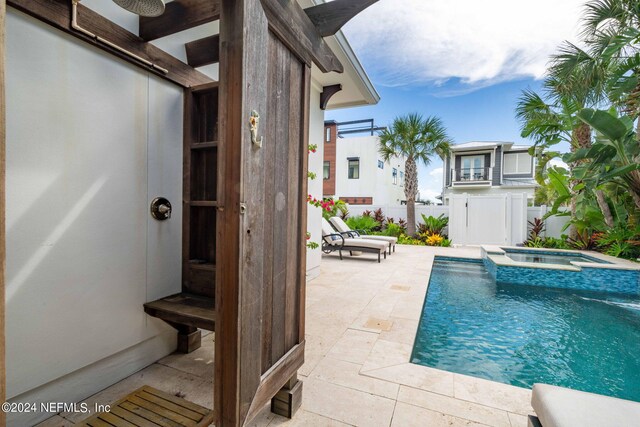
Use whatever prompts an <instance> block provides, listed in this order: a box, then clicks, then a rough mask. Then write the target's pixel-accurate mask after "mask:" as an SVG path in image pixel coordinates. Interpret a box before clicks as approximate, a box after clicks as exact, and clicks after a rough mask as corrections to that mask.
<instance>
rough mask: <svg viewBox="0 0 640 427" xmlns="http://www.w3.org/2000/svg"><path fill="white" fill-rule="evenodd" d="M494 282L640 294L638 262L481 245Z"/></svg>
mask: <svg viewBox="0 0 640 427" xmlns="http://www.w3.org/2000/svg"><path fill="white" fill-rule="evenodd" d="M482 259H483V262H484V264H485V266H486V268H487V270H488V271H489V273H490V274H491V275H492V276H493V278H494V279H495V280H496V281H497V282H504V283H513V284H522V285H534V286H547V287H557V288H571V289H583V290H592V291H605V292H614V293H622V294H640V264H637V263H634V262H631V261H627V260H623V259H619V258H614V257H609V256H606V255H603V254H599V253H596V252H586V251H569V250H561V249H553V250H548V249H535V248H516V247H498V246H483V247H482Z"/></svg>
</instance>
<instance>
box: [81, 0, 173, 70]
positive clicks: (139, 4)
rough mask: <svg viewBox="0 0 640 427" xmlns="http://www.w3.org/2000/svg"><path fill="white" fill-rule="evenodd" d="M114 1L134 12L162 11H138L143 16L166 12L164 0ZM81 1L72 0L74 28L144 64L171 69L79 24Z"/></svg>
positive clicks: (155, 68) (155, 67)
mask: <svg viewBox="0 0 640 427" xmlns="http://www.w3.org/2000/svg"><path fill="white" fill-rule="evenodd" d="M113 1H114V2H115V3H117V4H118V5H120V6H122V7H124V8H125V9H127V10H131V11H132V12H134V13H138V12H136V11H138V10H140V11H141V12H146V13H155V12H157V11H158V10H160V13H156V14H155V15H144V13H138V14H139V15H143V16H157V15H161V14H162V12H164V2H163V0H113ZM79 3H80V0H71V28H73V29H74V30H76V31H78V32H81V33H82V34H84V35H86V36H88V37H91V38H92V39H94V40H95V41H97V42H100V43H102V44H105V45H107V46H109V47H111V48H112V49H115V50H117V51H118V52H121V53H123V54H125V55H127V56H129V57H130V58H133V59H135V60H136V61H139V62H142V63H143V64H144V65H146V66H148V67H151V68H153V69H154V70H158V71H160V72H161V73H164V74H168V73H169V70H167V69H166V68H162V67H161V66H159V65H157V64H154V63H153V62H151V61H147V60H146V59H144V58H142V57H140V56H138V55H136V54H135V53H132V52H129V51H128V50H126V49H124V48H122V47H120V46H118V45H117V44H115V43H111V42H110V41H109V40H107V39H103V38H102V37H100V36H97V35H95V34H93V33H92V32H91V31H89V30H87V29H85V28H83V27H81V26H80V25H79V24H78V4H79ZM124 5H126V6H124Z"/></svg>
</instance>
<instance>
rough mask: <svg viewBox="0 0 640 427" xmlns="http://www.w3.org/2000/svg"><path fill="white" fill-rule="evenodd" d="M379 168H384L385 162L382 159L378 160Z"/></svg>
mask: <svg viewBox="0 0 640 427" xmlns="http://www.w3.org/2000/svg"><path fill="white" fill-rule="evenodd" d="M378 169H384V162H383V161H382V160H378Z"/></svg>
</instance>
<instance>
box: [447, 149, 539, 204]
mask: <svg viewBox="0 0 640 427" xmlns="http://www.w3.org/2000/svg"><path fill="white" fill-rule="evenodd" d="M528 150H529V147H528V146H525V145H516V144H514V143H513V142H499V141H487V142H485V141H472V142H466V143H464V144H457V145H454V146H453V147H452V149H451V154H450V155H449V156H448V157H447V158H446V159H445V161H444V168H443V170H444V171H443V191H442V198H443V203H444V204H445V205H449V204H450V203H449V202H450V199H451V196H452V195H456V194H464V193H466V194H469V195H498V194H507V193H510V194H524V197H526V199H527V200H528V201H529V202H531V201H532V200H533V197H534V192H535V189H536V187H537V183H536V181H535V179H534V176H535V168H536V159H535V157H533V156H531V155H530V154H529V151H528Z"/></svg>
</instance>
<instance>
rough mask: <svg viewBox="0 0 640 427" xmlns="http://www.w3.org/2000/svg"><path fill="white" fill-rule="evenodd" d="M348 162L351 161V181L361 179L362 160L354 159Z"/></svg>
mask: <svg viewBox="0 0 640 427" xmlns="http://www.w3.org/2000/svg"><path fill="white" fill-rule="evenodd" d="M347 160H348V161H349V179H360V159H359V158H358V157H354V158H351V159H347Z"/></svg>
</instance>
